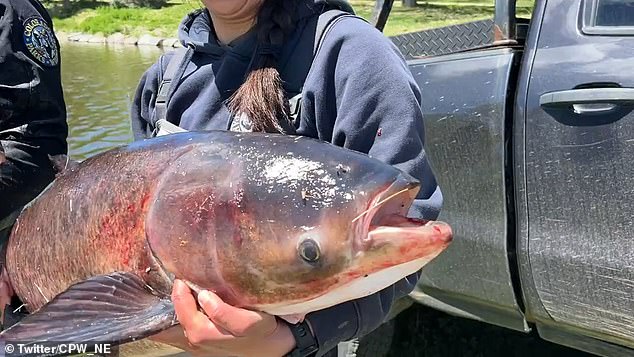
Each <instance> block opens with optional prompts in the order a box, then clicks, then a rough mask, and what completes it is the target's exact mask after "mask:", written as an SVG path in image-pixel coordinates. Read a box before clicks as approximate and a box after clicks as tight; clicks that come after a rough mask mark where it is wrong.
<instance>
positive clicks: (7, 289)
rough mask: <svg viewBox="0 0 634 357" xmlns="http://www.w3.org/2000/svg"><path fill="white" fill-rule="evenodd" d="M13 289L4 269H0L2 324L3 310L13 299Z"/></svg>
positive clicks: (1, 320)
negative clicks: (0, 270) (0, 272)
mask: <svg viewBox="0 0 634 357" xmlns="http://www.w3.org/2000/svg"><path fill="white" fill-rule="evenodd" d="M13 294H14V293H13V288H12V287H11V283H10V282H9V274H8V273H7V269H6V268H4V267H3V268H2V274H0V322H1V323H2V324H4V309H5V307H6V306H7V305H11V298H12V297H13Z"/></svg>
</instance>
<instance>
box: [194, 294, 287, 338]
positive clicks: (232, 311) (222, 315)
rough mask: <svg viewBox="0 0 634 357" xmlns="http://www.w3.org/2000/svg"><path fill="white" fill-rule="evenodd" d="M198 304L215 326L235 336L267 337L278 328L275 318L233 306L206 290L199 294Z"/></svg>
mask: <svg viewBox="0 0 634 357" xmlns="http://www.w3.org/2000/svg"><path fill="white" fill-rule="evenodd" d="M198 303H199V304H200V306H201V307H202V308H203V310H205V313H207V316H209V318H210V319H211V320H212V321H213V322H214V323H215V324H217V325H219V327H221V328H224V329H225V330H227V331H229V332H230V333H231V334H233V335H234V336H238V337H244V336H247V335H250V334H257V335H260V336H266V335H269V334H271V333H273V332H274V331H275V328H276V327H277V321H276V320H275V317H273V316H271V315H267V314H264V313H260V312H256V311H251V310H245V309H241V308H237V307H235V306H231V305H229V304H227V303H225V302H224V301H222V299H220V297H218V295H216V294H214V293H212V292H210V291H206V290H205V291H202V292H201V293H200V294H198Z"/></svg>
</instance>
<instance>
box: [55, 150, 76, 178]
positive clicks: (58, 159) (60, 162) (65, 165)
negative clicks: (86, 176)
mask: <svg viewBox="0 0 634 357" xmlns="http://www.w3.org/2000/svg"><path fill="white" fill-rule="evenodd" d="M48 159H49V160H50V161H51V164H52V165H53V169H54V170H55V177H57V176H59V175H61V174H63V173H64V171H66V170H73V169H74V168H76V167H77V166H79V163H80V162H79V161H75V160H71V158H70V156H68V155H64V154H59V155H53V156H51V155H48Z"/></svg>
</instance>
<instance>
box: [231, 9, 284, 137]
mask: <svg viewBox="0 0 634 357" xmlns="http://www.w3.org/2000/svg"><path fill="white" fill-rule="evenodd" d="M296 6H297V1H296V0H264V3H263V4H262V7H261V8H260V11H259V13H258V17H257V21H256V26H257V27H256V29H257V35H258V46H257V48H256V49H255V51H254V53H253V58H252V59H251V65H250V66H249V70H248V72H247V74H246V79H245V81H244V83H243V84H242V85H241V86H240V88H238V90H237V91H236V92H235V93H234V94H233V95H232V96H231V97H230V98H229V103H228V107H229V110H230V111H231V112H232V113H233V114H234V115H240V114H244V115H246V116H247V117H248V118H249V119H250V120H251V122H252V126H253V131H265V132H286V133H287V132H288V131H289V129H288V128H291V127H292V126H291V125H290V120H289V107H288V101H287V98H286V93H285V91H284V88H283V85H282V79H281V77H280V73H279V71H278V68H277V65H278V63H277V62H278V56H279V54H280V51H281V49H282V46H283V45H284V42H285V41H286V39H287V38H288V36H289V35H290V34H291V33H292V32H293V30H294V29H295V24H296V19H295V16H296V14H295V10H296ZM291 130H292V129H291Z"/></svg>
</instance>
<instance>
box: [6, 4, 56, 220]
mask: <svg viewBox="0 0 634 357" xmlns="http://www.w3.org/2000/svg"><path fill="white" fill-rule="evenodd" d="M59 63H60V53H59V42H58V41H57V38H56V37H55V34H54V32H53V26H52V21H51V19H50V16H49V15H48V13H46V10H45V9H44V7H43V6H42V5H41V4H40V3H38V2H37V1H36V0H0V219H2V218H3V217H5V216H7V215H8V214H10V213H11V212H13V211H15V210H16V209H19V208H20V207H21V206H23V205H25V204H26V203H28V202H29V201H30V200H32V199H33V198H35V197H36V196H37V195H38V194H39V192H41V190H42V189H44V188H45V187H46V186H47V185H48V184H49V183H50V182H51V181H52V180H53V178H54V170H53V167H52V164H51V162H50V160H49V157H48V155H58V154H66V153H67V143H66V139H67V136H68V126H67V123H66V108H65V102H64V98H63V94H62V85H61V74H60V65H59Z"/></svg>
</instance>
